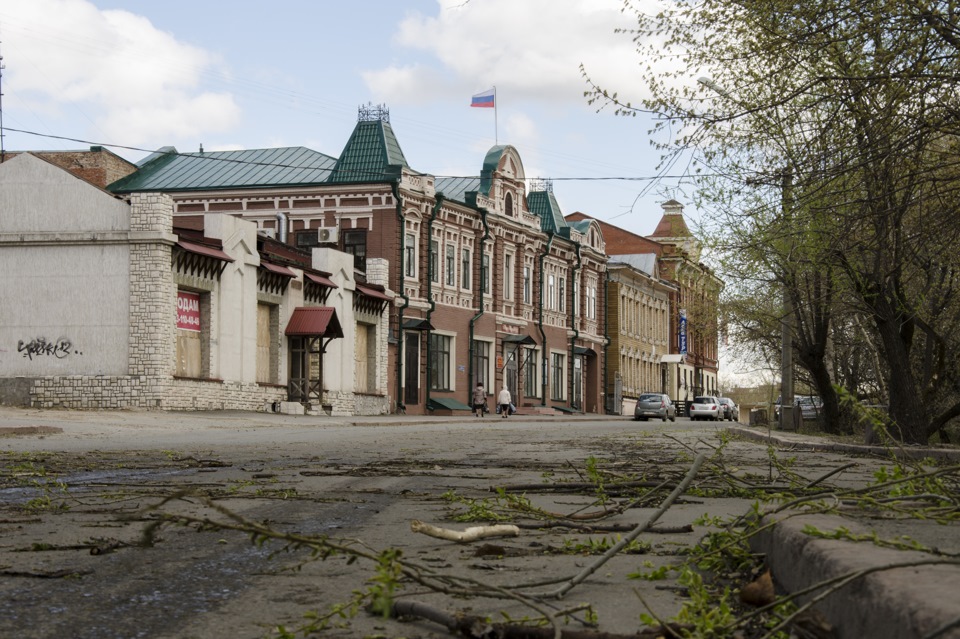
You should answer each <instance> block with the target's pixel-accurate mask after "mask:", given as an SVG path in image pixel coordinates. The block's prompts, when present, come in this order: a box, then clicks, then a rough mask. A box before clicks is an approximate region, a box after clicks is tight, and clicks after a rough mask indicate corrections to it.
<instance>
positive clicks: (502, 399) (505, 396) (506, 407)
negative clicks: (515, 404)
mask: <svg viewBox="0 0 960 639" xmlns="http://www.w3.org/2000/svg"><path fill="white" fill-rule="evenodd" d="M497 403H498V404H500V415H501V416H502V417H503V418H504V419H506V418H507V417H508V416H509V415H510V404H511V401H510V389H508V388H507V387H506V386H504V387H503V390H502V391H500V394H499V395H498V396H497Z"/></svg>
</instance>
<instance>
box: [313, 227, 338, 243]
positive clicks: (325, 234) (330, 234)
mask: <svg viewBox="0 0 960 639" xmlns="http://www.w3.org/2000/svg"><path fill="white" fill-rule="evenodd" d="M339 230H340V229H338V228H337V227H335V226H327V227H321V228H318V229H317V241H319V242H320V243H321V244H336V243H337V240H338V238H339V233H338V231H339Z"/></svg>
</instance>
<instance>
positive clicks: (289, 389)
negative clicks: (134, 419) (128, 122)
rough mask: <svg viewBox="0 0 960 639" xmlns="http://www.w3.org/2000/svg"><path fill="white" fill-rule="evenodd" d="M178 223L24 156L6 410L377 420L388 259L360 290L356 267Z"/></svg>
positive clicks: (239, 225) (1, 336)
mask: <svg viewBox="0 0 960 639" xmlns="http://www.w3.org/2000/svg"><path fill="white" fill-rule="evenodd" d="M173 212H174V207H173V201H172V199H171V198H170V197H168V196H167V195H164V194H162V193H135V194H131V195H130V196H129V197H127V198H118V197H116V196H114V195H112V194H110V193H108V192H106V191H104V190H102V189H100V188H98V187H97V186H95V185H94V184H92V183H90V182H87V181H85V180H84V179H81V178H80V177H78V176H77V175H75V174H73V173H72V172H69V171H67V170H65V169H64V168H61V167H60V166H57V165H56V164H54V163H52V162H50V161H48V160H47V159H44V158H41V157H38V156H35V155H32V154H29V153H21V154H18V155H16V156H15V157H13V158H11V159H9V160H8V161H6V162H4V163H2V164H0V298H2V299H3V300H4V304H3V305H2V309H3V311H2V313H3V316H2V319H0V402H3V403H11V404H21V405H30V406H36V407H64V408H149V409H168V410H178V409H198V410H204V409H245V410H275V409H277V408H279V407H283V408H284V409H286V410H290V411H291V412H294V411H299V410H302V406H303V405H304V404H306V405H307V406H308V407H313V408H316V409H317V410H326V411H327V412H334V413H342V414H379V413H383V412H386V411H387V409H388V405H387V401H386V383H387V382H386V380H387V372H386V366H387V360H386V353H387V330H388V328H387V322H386V320H385V314H384V310H385V308H386V306H387V304H389V302H390V301H391V300H392V295H391V294H390V293H389V291H386V290H384V288H383V287H382V286H378V285H377V284H376V283H375V282H374V280H375V278H376V277H377V276H378V274H379V276H380V277H381V278H382V279H383V281H384V282H385V281H386V274H387V265H386V263H385V262H383V261H374V263H373V264H371V267H370V268H369V269H368V274H367V275H368V281H367V283H366V284H364V285H358V283H357V282H356V280H355V277H354V269H353V256H352V255H347V254H345V253H341V252H339V251H336V250H333V249H330V248H324V249H320V248H318V249H314V250H313V251H312V252H307V251H296V250H295V249H293V248H292V247H285V246H283V245H279V246H276V245H272V244H271V242H270V241H269V240H268V239H266V238H262V237H260V236H258V234H257V229H256V224H254V223H251V222H247V221H244V220H241V219H239V218H235V217H231V216H222V215H217V214H208V215H203V216H201V217H200V218H199V219H198V220H195V221H194V222H195V223H194V224H193V225H192V226H191V227H189V228H187V227H182V226H179V227H178V226H174V216H173ZM277 244H279V243H277ZM371 273H372V275H371ZM358 345H362V348H361V347H360V346H358ZM296 371H300V372H299V373H298V374H295V373H296ZM291 399H292V400H293V401H288V400H291Z"/></svg>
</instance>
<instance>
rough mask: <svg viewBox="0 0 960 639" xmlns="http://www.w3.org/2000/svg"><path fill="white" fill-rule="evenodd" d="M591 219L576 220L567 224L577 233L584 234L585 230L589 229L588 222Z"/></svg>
mask: <svg viewBox="0 0 960 639" xmlns="http://www.w3.org/2000/svg"><path fill="white" fill-rule="evenodd" d="M592 221H593V220H576V221H573V222H567V225H569V226H570V228H572V229H573V230H574V231H576V232H577V233H583V234H584V235H586V234H587V231H589V230H590V223H591V222H592Z"/></svg>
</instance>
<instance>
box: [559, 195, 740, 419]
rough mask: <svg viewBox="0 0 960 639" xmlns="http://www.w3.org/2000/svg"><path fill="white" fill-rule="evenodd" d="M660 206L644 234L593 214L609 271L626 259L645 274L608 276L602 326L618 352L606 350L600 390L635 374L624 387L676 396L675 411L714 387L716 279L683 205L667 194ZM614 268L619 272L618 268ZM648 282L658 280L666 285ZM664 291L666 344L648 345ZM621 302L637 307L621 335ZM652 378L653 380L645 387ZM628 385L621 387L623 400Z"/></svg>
mask: <svg viewBox="0 0 960 639" xmlns="http://www.w3.org/2000/svg"><path fill="white" fill-rule="evenodd" d="M661 206H662V207H663V216H662V217H661V219H660V222H659V223H658V224H657V227H656V229H655V230H654V232H653V233H652V234H651V235H649V236H647V237H643V236H640V235H636V234H635V233H631V232H629V231H626V230H624V229H621V228H619V227H616V226H614V225H612V224H608V223H606V222H601V221H598V220H594V221H595V222H596V223H597V224H598V225H599V226H600V229H601V230H602V232H603V237H604V240H605V243H606V244H605V245H606V252H607V254H608V255H609V256H610V263H611V266H610V273H613V272H614V267H613V266H612V265H613V264H615V263H616V264H620V263H625V264H628V265H633V266H634V267H638V268H639V270H640V271H641V272H642V273H644V274H645V275H646V276H647V277H649V278H651V279H650V280H649V281H648V282H646V283H644V282H643V278H639V279H638V278H637V277H633V278H632V279H625V278H624V277H622V276H618V277H617V278H615V279H614V281H615V286H614V287H613V288H614V290H613V292H611V291H610V289H609V288H608V305H611V310H612V309H613V308H616V309H617V313H618V318H617V321H616V322H612V323H611V324H610V326H609V330H608V335H609V337H610V340H611V344H616V347H615V349H616V350H617V351H618V352H615V353H609V354H608V359H607V374H606V377H607V388H606V391H607V394H608V395H609V396H613V395H615V394H617V392H618V391H617V387H616V383H617V380H618V379H619V380H621V383H623V382H625V381H626V380H628V379H631V378H632V379H637V380H639V381H638V384H639V385H636V384H634V385H633V386H632V387H631V386H627V388H631V389H632V391H630V392H638V393H640V392H644V391H662V392H665V393H667V394H668V395H670V397H671V398H672V399H673V400H674V401H677V402H680V403H681V405H680V408H681V410H682V409H683V406H684V404H683V403H684V402H686V401H689V400H691V399H693V397H694V396H695V395H698V394H704V393H712V394H716V393H717V391H718V388H719V387H718V383H717V373H718V370H719V358H718V330H717V329H718V319H717V314H718V310H719V303H720V300H719V298H720V292H721V291H722V289H723V283H722V282H721V281H720V279H719V278H717V277H716V275H714V274H713V272H712V271H711V270H710V268H709V267H707V266H706V265H704V264H703V263H702V262H701V261H700V251H701V246H700V243H699V242H698V241H697V239H696V238H695V237H694V236H693V234H692V233H691V232H690V229H689V228H688V227H687V224H686V221H685V220H684V218H683V205H682V204H680V203H679V202H677V201H676V200H669V201H667V202H664V203H663V204H662V205H661ZM566 219H567V220H568V221H570V222H577V221H583V220H590V219H591V218H590V217H589V216H587V215H585V214H583V213H579V212H578V213H573V214H571V215H568V216H567V218H566ZM617 271H618V272H620V273H623V271H622V269H617ZM634 275H638V274H634ZM655 281H662V282H664V283H665V284H666V285H667V288H666V289H664V288H663V287H662V286H660V285H658V284H655ZM630 287H634V288H635V290H631V288H630ZM664 290H667V291H669V293H668V296H669V311H668V316H667V317H668V326H667V329H668V330H667V337H668V343H667V344H666V347H665V348H664V349H663V350H662V351H655V349H654V348H652V347H653V346H655V345H656V344H657V342H658V341H659V340H662V339H663V337H662V335H661V333H660V330H661V329H660V328H658V324H657V322H658V321H659V319H658V318H660V317H661V315H660V312H661V310H662V299H663V298H662V295H663V293H664ZM621 293H624V296H621ZM621 300H622V301H621ZM624 304H627V305H630V304H637V306H635V308H636V310H637V311H639V312H640V314H641V319H640V322H641V324H640V326H639V328H638V329H636V330H637V331H638V332H635V331H634V329H631V328H629V327H630V325H629V324H627V328H626V329H625V330H626V331H627V334H623V333H622V332H621V331H622V330H624V329H622V328H621V326H622V321H623V312H624V310H625V309H624V306H623V305H624ZM645 322H646V323H649V322H653V326H649V325H644V323H645ZM648 335H650V337H647V336H648ZM638 336H639V341H637V337H638ZM624 349H626V350H624ZM625 356H626V358H625ZM638 360H639V361H638ZM651 364H659V366H660V369H661V371H660V372H661V379H660V384H659V385H658V384H657V382H656V380H655V379H653V368H652V367H651V366H650V365H651ZM625 366H626V367H627V368H624V367H625ZM651 384H652V385H653V387H647V388H644V386H649V385H651ZM630 392H628V391H626V390H624V391H623V392H622V393H621V395H622V396H623V397H624V404H623V405H625V404H626V402H627V399H628V398H629V397H630ZM623 405H621V406H619V407H618V406H616V405H615V404H613V405H611V406H610V408H611V410H613V411H614V412H619V411H622V410H623Z"/></svg>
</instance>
